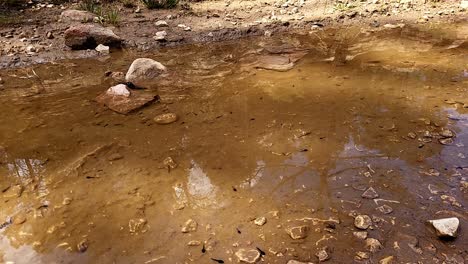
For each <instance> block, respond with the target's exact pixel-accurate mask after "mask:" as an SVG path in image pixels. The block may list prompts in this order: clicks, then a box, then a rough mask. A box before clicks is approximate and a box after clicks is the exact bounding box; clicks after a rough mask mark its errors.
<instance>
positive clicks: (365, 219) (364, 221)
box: [354, 215, 372, 230]
mask: <svg viewBox="0 0 468 264" xmlns="http://www.w3.org/2000/svg"><path fill="white" fill-rule="evenodd" d="M371 225H372V219H371V218H370V217H369V216H368V215H358V216H356V218H354V226H355V227H356V228H359V229H362V230H366V229H367V228H369V226H371Z"/></svg>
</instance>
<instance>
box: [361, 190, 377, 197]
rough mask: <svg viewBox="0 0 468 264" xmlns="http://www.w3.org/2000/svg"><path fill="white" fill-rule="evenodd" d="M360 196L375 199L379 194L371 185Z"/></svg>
mask: <svg viewBox="0 0 468 264" xmlns="http://www.w3.org/2000/svg"><path fill="white" fill-rule="evenodd" d="M361 196H362V198H366V199H375V198H377V197H379V194H378V193H377V192H376V191H375V189H374V188H373V187H369V188H368V189H367V190H366V191H365V192H364V193H363V194H362V195H361Z"/></svg>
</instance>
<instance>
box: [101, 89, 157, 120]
mask: <svg viewBox="0 0 468 264" xmlns="http://www.w3.org/2000/svg"><path fill="white" fill-rule="evenodd" d="M114 87H116V88H113V89H112V88H111V89H109V90H107V91H106V92H104V93H102V94H100V95H99V96H98V97H96V102H98V103H100V104H103V105H105V106H107V107H109V108H110V109H111V110H113V111H115V112H117V113H120V114H128V113H130V112H132V111H134V110H137V109H140V108H141V107H143V106H145V105H147V104H149V103H151V102H153V101H156V99H157V98H158V97H157V95H156V94H154V93H153V92H151V91H148V92H147V91H142V90H134V91H132V92H131V93H130V91H128V89H126V86H125V85H123V84H120V85H116V86H114ZM124 88H125V89H124Z"/></svg>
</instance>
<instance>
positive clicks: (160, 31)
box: [0, 0, 468, 68]
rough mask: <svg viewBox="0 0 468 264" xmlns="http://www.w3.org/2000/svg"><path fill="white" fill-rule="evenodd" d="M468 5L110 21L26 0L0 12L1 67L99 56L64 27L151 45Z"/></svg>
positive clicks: (242, 7) (426, 17) (311, 7)
mask: <svg viewBox="0 0 468 264" xmlns="http://www.w3.org/2000/svg"><path fill="white" fill-rule="evenodd" d="M467 5H468V4H467V1H463V0H462V1H461V2H460V1H446V2H432V1H429V2H426V1H424V2H422V1H420V0H417V1H412V0H397V1H393V0H391V1H379V0H373V1H368V2H349V3H341V2H334V1H321V0H319V1H316V0H299V1H294V0H287V1H284V0H265V1H259V0H254V1H238V0H234V1H206V2H198V3H190V4H188V3H182V4H181V5H180V6H179V7H178V8H176V9H165V10H148V9H146V8H145V6H144V5H142V4H141V3H140V4H136V5H134V7H131V8H125V7H124V6H123V5H122V4H120V3H114V4H112V8H113V10H118V22H114V23H113V24H114V25H110V24H109V23H106V22H102V20H101V19H100V18H98V17H97V16H96V15H95V14H92V13H86V12H81V11H71V10H77V9H79V4H77V3H66V4H61V5H54V4H49V3H45V2H42V1H40V2H32V1H31V2H29V4H28V5H27V7H25V8H24V9H21V10H18V11H11V10H10V11H8V12H7V14H6V15H2V16H1V22H0V23H1V24H0V28H1V29H0V44H1V45H0V46H1V48H0V55H1V59H0V68H5V67H12V66H22V65H26V64H31V63H41V62H47V61H54V60H57V59H63V58H80V57H89V56H96V55H98V54H99V52H98V51H95V50H93V49H90V50H81V51H73V52H71V49H70V47H67V45H66V41H65V40H64V32H65V31H66V30H67V29H68V28H70V27H71V26H73V25H77V24H84V23H88V24H91V25H95V26H96V27H101V25H104V26H105V27H109V28H110V30H112V31H113V32H114V33H115V34H116V35H118V36H119V37H120V38H121V39H122V40H123V45H122V46H123V47H124V48H131V49H138V50H152V49H157V48H158V47H161V46H172V45H179V44H186V43H194V42H212V41H222V40H232V39H237V38H240V37H245V36H250V35H265V36H271V35H272V34H281V33H282V32H286V31H288V32H292V31H303V32H308V31H312V30H319V29H320V28H322V27H335V26H341V25H342V26H346V25H351V24H352V25H355V24H356V23H359V24H362V27H364V28H369V27H370V28H379V27H397V26H402V25H404V24H415V23H429V24H430V23H439V22H451V21H452V22H453V21H460V20H466V17H467V16H466V9H467V8H468V7H467ZM69 46H70V45H69ZM88 48H89V47H88ZM92 48H94V47H92ZM101 52H103V51H101ZM104 52H107V51H104Z"/></svg>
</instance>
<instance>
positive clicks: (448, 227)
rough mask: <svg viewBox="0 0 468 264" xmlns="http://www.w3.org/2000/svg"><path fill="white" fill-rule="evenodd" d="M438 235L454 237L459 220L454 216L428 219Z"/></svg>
mask: <svg viewBox="0 0 468 264" xmlns="http://www.w3.org/2000/svg"><path fill="white" fill-rule="evenodd" d="M429 223H431V224H432V226H433V227H434V228H435V230H436V232H437V235H438V236H439V237H456V236H457V230H458V226H459V225H460V220H458V218H456V217H450V218H442V219H436V220H429Z"/></svg>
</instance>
